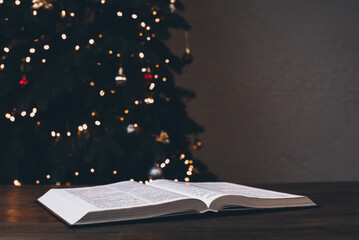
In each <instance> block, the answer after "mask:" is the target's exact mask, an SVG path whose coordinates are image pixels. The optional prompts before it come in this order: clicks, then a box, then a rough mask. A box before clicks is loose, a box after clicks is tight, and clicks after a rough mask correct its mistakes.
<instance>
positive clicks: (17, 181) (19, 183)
mask: <svg viewBox="0 0 359 240" xmlns="http://www.w3.org/2000/svg"><path fill="white" fill-rule="evenodd" d="M14 185H15V186H16V187H20V186H21V182H19V180H17V179H15V180H14Z"/></svg>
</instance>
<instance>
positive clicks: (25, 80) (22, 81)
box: [19, 75, 29, 86]
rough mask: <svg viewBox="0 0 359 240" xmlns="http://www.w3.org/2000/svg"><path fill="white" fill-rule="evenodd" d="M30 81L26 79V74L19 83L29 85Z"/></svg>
mask: <svg viewBox="0 0 359 240" xmlns="http://www.w3.org/2000/svg"><path fill="white" fill-rule="evenodd" d="M28 82H29V81H28V80H27V79H26V76H25V75H23V76H22V79H21V80H20V81H19V84H20V85H21V86H25V85H27V83H28Z"/></svg>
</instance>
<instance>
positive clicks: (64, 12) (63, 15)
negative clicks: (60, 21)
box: [61, 10, 66, 18]
mask: <svg viewBox="0 0 359 240" xmlns="http://www.w3.org/2000/svg"><path fill="white" fill-rule="evenodd" d="M61 17H62V18H64V17H66V11H65V10H62V11H61Z"/></svg>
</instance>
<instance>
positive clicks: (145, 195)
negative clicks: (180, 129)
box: [38, 180, 316, 225]
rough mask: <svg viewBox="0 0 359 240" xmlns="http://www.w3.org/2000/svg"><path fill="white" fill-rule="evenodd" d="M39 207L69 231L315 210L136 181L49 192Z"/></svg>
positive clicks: (242, 192) (257, 195)
mask: <svg viewBox="0 0 359 240" xmlns="http://www.w3.org/2000/svg"><path fill="white" fill-rule="evenodd" d="M38 201H39V202H40V203H41V204H42V205H43V206H44V207H46V208H47V209H48V210H50V211H51V212H53V213H54V214H55V215H57V216H58V217H60V218H61V219H63V220H64V221H65V222H66V223H67V224H68V225H82V224H92V223H104V222H115V221H125V220H134V219H143V218H152V217H160V216H171V215H178V214H190V213H204V212H207V211H212V212H218V211H231V210H240V209H248V208H258V209H262V208H286V207H305V206H316V204H315V203H313V202H312V201H311V200H310V199H309V198H308V197H305V196H299V195H292V194H287V193H280V192H274V191H269V190H264V189H259V188H253V187H247V186H243V185H238V184H233V183H227V182H203V183H185V182H175V181H171V180H154V181H152V182H150V183H149V184H141V183H138V182H133V181H125V182H118V183H113V184H108V185H102V186H95V187H81V188H63V189H51V190H49V191H48V192H47V193H45V194H44V195H43V196H42V197H40V198H39V199H38Z"/></svg>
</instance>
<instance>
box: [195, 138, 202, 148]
mask: <svg viewBox="0 0 359 240" xmlns="http://www.w3.org/2000/svg"><path fill="white" fill-rule="evenodd" d="M202 146H203V143H202V142H201V140H199V139H198V138H195V139H194V141H193V146H192V147H193V149H194V150H199V149H201V148H202Z"/></svg>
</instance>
